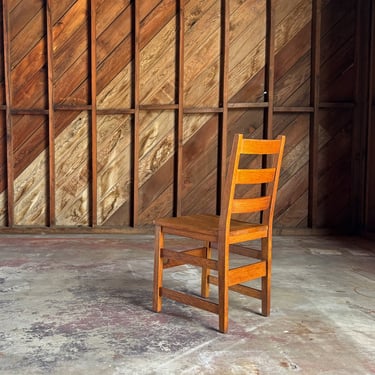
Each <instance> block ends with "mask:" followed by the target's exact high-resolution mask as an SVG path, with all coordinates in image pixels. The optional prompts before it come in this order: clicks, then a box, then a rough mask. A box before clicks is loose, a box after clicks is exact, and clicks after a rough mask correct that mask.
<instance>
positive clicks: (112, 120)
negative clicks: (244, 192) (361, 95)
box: [0, 0, 358, 227]
mask: <svg viewBox="0 0 375 375" xmlns="http://www.w3.org/2000/svg"><path fill="white" fill-rule="evenodd" d="M10 3H11V4H10V19H9V20H10V35H9V37H10V42H11V43H10V60H11V64H10V65H11V83H12V91H11V98H12V111H13V112H12V114H11V116H12V137H13V145H14V148H13V154H12V158H13V160H14V163H13V170H12V172H13V173H14V177H15V193H14V202H13V204H14V209H15V222H16V224H17V225H22V226H26V225H37V226H44V225H47V221H46V220H47V219H46V218H47V217H48V216H46V215H47V212H48V193H47V192H48V189H47V187H46V184H47V182H48V178H47V177H48V176H47V174H48V168H47V165H46V163H47V159H46V155H47V154H46V152H47V153H48V148H47V145H48V142H47V138H46V137H47V134H48V133H47V129H48V124H47V123H46V121H47V118H48V109H50V110H51V108H53V109H54V113H53V117H52V118H53V121H54V124H53V126H54V131H55V137H56V138H55V154H56V161H55V167H56V216H57V225H59V226H80V225H83V226H87V225H89V223H90V217H93V213H92V212H90V210H91V206H92V205H93V203H92V201H91V199H92V196H91V193H90V192H91V186H90V181H92V180H93V179H92V176H91V175H90V174H91V170H92V171H93V172H94V173H96V174H97V176H96V177H97V186H98V191H97V197H94V198H95V202H94V203H96V204H97V211H98V212H96V214H95V215H97V221H98V225H99V226H103V227H105V226H109V227H110V226H128V225H130V223H131V217H130V215H131V209H132V204H133V202H132V199H134V195H132V192H131V189H132V183H133V181H132V178H133V177H134V170H133V165H137V166H138V167H137V171H136V172H137V184H139V186H138V188H137V199H136V207H134V209H135V210H136V211H137V215H138V219H139V225H143V224H149V223H151V222H152V221H153V219H154V218H155V217H157V216H164V215H167V216H168V215H171V214H172V213H173V212H175V206H176V204H179V205H180V206H179V207H180V209H181V212H184V213H189V214H193V213H196V212H200V211H202V210H206V211H208V212H210V213H214V212H215V211H216V206H217V194H218V188H217V186H218V179H219V176H218V174H219V173H220V162H222V161H223V160H224V161H225V155H224V158H223V159H221V158H220V155H219V154H220V152H219V150H220V149H221V147H222V146H223V145H222V144H220V142H221V140H222V139H225V142H226V144H225V145H224V146H228V145H230V144H231V141H232V139H233V135H234V133H236V132H242V133H245V135H247V136H251V137H259V138H261V137H263V135H264V117H263V110H262V109H260V110H259V109H244V108H236V109H229V110H228V114H227V115H228V122H227V124H226V127H225V137H224V136H223V135H222V134H221V126H222V119H223V118H224V117H225V116H226V114H223V111H224V109H223V108H226V107H225V106H226V105H227V104H228V103H224V105H223V103H220V95H221V94H220V93H221V91H220V90H221V89H222V87H223V86H222V85H223V82H221V81H220V80H221V78H220V77H222V75H221V69H222V64H223V60H222V53H223V50H222V45H221V38H222V37H223V33H222V29H221V28H222V27H223V19H222V18H221V16H222V13H221V12H222V4H221V3H220V2H218V1H216V0H206V1H203V0H189V1H187V0H186V1H185V2H184V3H185V4H184V5H185V6H184V28H183V43H184V45H183V48H184V54H183V56H184V61H183V67H184V69H183V71H182V76H179V71H178V60H176V59H177V57H178V45H177V38H178V36H179V30H178V4H177V2H175V1H172V0H151V1H140V2H139V15H140V25H139V26H140V29H139V31H140V33H139V40H138V42H139V51H137V53H139V58H140V60H139V80H137V82H135V80H134V77H135V73H134V69H135V67H134V53H135V51H134V33H133V31H134V29H133V28H134V19H133V17H134V8H133V5H132V2H130V1H129V0H122V1H116V2H108V1H104V0H97V1H96V14H95V20H96V29H95V31H96V40H95V41H90V35H89V32H88V31H89V28H90V20H89V9H90V7H89V2H87V1H86V0H60V1H58V2H57V1H54V0H52V1H51V4H52V7H51V9H52V23H53V29H52V37H53V42H52V46H53V60H54V67H53V77H54V83H53V89H54V96H53V99H51V98H48V93H47V88H48V86H47V66H46V64H47V45H46V29H45V27H46V26H45V9H44V2H43V1H41V0H36V1H31V2H30V1H26V0H17V1H12V2H10ZM272 5H273V7H274V12H273V13H274V15H275V19H274V22H275V28H276V33H275V66H274V67H275V70H274V80H275V81H274V82H273V87H274V92H273V99H274V104H275V106H276V108H281V109H282V110H283V113H280V114H279V113H278V112H276V113H275V114H274V115H273V117H274V119H273V123H272V132H273V136H277V135H278V134H286V135H287V146H286V153H285V157H284V165H283V169H282V174H281V176H280V197H281V198H280V199H278V205H277V207H276V217H275V220H276V223H277V224H278V225H280V226H285V227H305V226H306V225H307V216H308V205H307V199H308V194H309V191H310V190H309V189H310V187H309V173H311V172H309V169H308V165H309V159H310V158H311V157H312V156H311V155H309V152H310V151H309V142H310V139H309V121H310V113H311V107H310V105H311V97H310V90H311V74H312V69H311V56H312V54H311V36H312V35H311V27H312V24H311V21H312V11H313V9H312V6H311V1H310V0H292V1H285V2H284V1H275V0H273V1H272ZM322 9H323V11H322V25H321V30H322V35H321V40H320V47H321V77H320V78H321V79H320V91H321V97H320V101H321V102H322V104H324V105H327V103H328V104H329V103H333V104H334V103H342V102H345V103H349V104H350V103H352V104H351V105H354V104H353V100H354V89H355V84H354V81H355V68H354V62H355V59H354V53H355V48H356V46H355V40H356V39H355V38H354V33H355V22H356V19H357V18H356V13H355V9H356V7H355V4H354V1H353V0H344V1H342V2H340V5H338V4H337V3H336V2H335V1H333V0H324V1H322ZM266 21H267V20H266V2H263V1H257V0H234V1H230V24H229V46H227V47H228V57H229V59H228V67H229V71H228V82H226V84H227V87H228V102H229V103H232V104H233V105H234V106H235V105H239V106H240V104H241V103H249V104H255V103H263V102H264V87H265V77H266V74H267V73H268V72H267V66H266V65H265V58H266V54H265V47H266V38H267V35H266ZM2 26H4V25H2ZM3 31H4V27H2V28H1V31H0V33H3ZM2 39H3V40H4V38H2ZM92 42H95V43H96V44H95V51H96V55H95V57H96V59H97V64H96V72H95V74H94V75H93V74H91V73H90V49H89V46H90V43H92ZM0 52H1V57H3V55H4V53H3V44H2V43H1V45H0ZM90 76H93V77H95V78H96V82H95V85H96V86H95V88H96V90H95V92H96V94H97V97H96V104H97V110H98V113H97V119H96V121H95V123H97V134H98V141H97V147H95V149H94V151H95V152H96V153H97V166H96V168H95V169H91V167H90V165H91V164H90V163H91V160H90V157H91V156H90V150H91V147H92V143H91V142H92V139H91V138H90V134H91V131H92V129H90V125H89V124H90V123H91V122H90V121H91V120H90V111H91V109H92V108H91V107H90V106H91V98H90V96H91V92H92V91H91V87H92V86H90V79H89V78H90ZM4 79H5V78H4V64H0V105H2V106H3V107H2V108H3V109H2V111H3V113H5V107H6V106H5V104H6V103H5V96H4V95H5V94H4ZM179 80H183V85H182V86H181V87H183V93H179V92H178V87H179V86H178V83H179ZM137 85H139V86H137ZM136 87H139V103H137V105H138V104H140V107H139V108H138V107H137V108H136V109H135V107H134V106H135V99H134V92H135V88H136ZM179 99H180V100H181V101H182V102H183V105H181V106H180V107H178V105H179V103H178V100H179ZM51 100H53V105H51ZM67 105H68V106H69V108H68V107H65V108H64V106H67ZM146 105H149V107H147V106H146ZM164 105H165V106H170V107H168V108H167V107H164V108H163V106H164ZM142 106H143V107H142ZM177 108H180V111H181V113H182V115H180V116H182V119H181V118H180V121H181V122H182V127H181V129H180V130H179V131H181V134H180V138H178V135H177V117H178V111H177ZM264 108H267V103H266V104H265V107H264ZM288 108H294V110H296V109H297V110H298V109H300V110H301V113H300V114H295V113H292V112H293V111H292V112H288ZM16 110H22V111H23V112H22V113H18V114H16V112H15V111H16ZM101 110H105V111H106V112H105V114H104V112H103V113H100V111H101ZM200 110H204V111H203V112H205V113H203V112H202V113H199V111H200ZM36 113H37V114H36ZM319 116H320V118H321V121H320V125H319V126H320V128H319V131H320V136H319V141H318V148H317V152H318V153H319V157H317V156H316V155H315V157H317V159H316V160H318V167H317V170H316V172H314V173H317V176H315V177H316V178H317V179H318V180H317V181H318V189H317V192H316V193H314V194H316V196H315V198H316V199H317V202H318V211H317V212H318V220H317V222H316V225H318V226H319V227H325V226H339V225H341V224H342V223H350V222H351V218H350V210H349V211H348V210H347V207H350V206H351V205H353V204H354V202H352V201H351V199H352V198H351V197H350V193H349V191H350V189H351V188H352V186H353V185H352V184H353V182H352V181H351V178H352V176H351V174H350V172H349V171H350V165H351V159H350V156H349V158H348V155H351V150H352V147H353V145H352V143H351V141H350V139H351V134H352V131H353V129H354V127H355V126H358V125H357V124H354V123H353V121H352V120H351V119H352V118H353V112H352V111H351V110H348V109H343V110H334V111H328V110H325V109H322V108H321V109H319ZM135 126H137V131H139V134H138V136H139V141H137V142H138V143H137V145H136V147H137V148H136V151H137V153H136V154H137V155H138V160H137V161H136V163H134V158H133V155H134V150H135V149H134V147H135V145H134V144H132V140H133V139H134V131H135ZM5 129H6V119H5V116H3V117H0V146H1V152H0V192H1V193H0V202H2V203H0V225H2V226H6V225H7V219H6V217H7V203H6V202H7V173H6V172H7V170H6V166H7V155H6V150H5V145H6V133H5ZM223 149H224V150H225V147H223ZM332 149H335V150H336V149H337V154H335V155H332V153H331V150H332ZM95 152H94V153H95ZM177 152H180V159H179V161H178V163H179V170H178V171H177V170H176V163H177V161H176V153H177ZM92 156H93V157H95V155H92ZM178 176H180V177H178ZM178 178H180V181H179V182H177V179H178ZM94 180H95V179H94ZM337 183H341V184H343V185H345V188H344V189H342V194H341V195H340V197H337V199H336V200H334V202H336V203H334V202H332V196H334V195H335V187H336V186H337ZM177 184H179V187H178V189H179V199H180V201H179V202H177V203H176V202H175V199H176V194H175V193H176V188H177ZM336 194H337V193H336ZM94 206H95V204H94ZM334 209H337V210H338V212H340V215H338V216H337V215H334V213H333V212H334ZM95 215H94V216H95Z"/></svg>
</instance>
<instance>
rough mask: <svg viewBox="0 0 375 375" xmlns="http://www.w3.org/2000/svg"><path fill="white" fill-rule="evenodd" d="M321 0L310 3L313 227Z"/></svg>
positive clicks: (311, 219)
mask: <svg viewBox="0 0 375 375" xmlns="http://www.w3.org/2000/svg"><path fill="white" fill-rule="evenodd" d="M321 13H322V4H321V0H313V3H312V22H311V24H312V32H311V36H312V41H311V96H310V98H311V105H312V107H313V112H312V114H311V120H310V157H309V202H308V203H309V208H308V226H309V227H310V228H314V227H315V226H316V220H317V210H318V151H319V101H320V81H319V77H320V38H321V18H322V14H321Z"/></svg>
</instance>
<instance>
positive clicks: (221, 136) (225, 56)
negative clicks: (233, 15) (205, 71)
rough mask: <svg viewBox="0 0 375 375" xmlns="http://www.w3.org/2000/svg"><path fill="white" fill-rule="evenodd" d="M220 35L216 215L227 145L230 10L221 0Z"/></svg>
mask: <svg viewBox="0 0 375 375" xmlns="http://www.w3.org/2000/svg"><path fill="white" fill-rule="evenodd" d="M221 14H222V34H221V39H222V40H221V49H222V50H221V54H220V55H221V62H220V63H221V93H220V96H221V98H220V100H221V106H222V110H223V112H222V115H221V116H222V117H221V129H220V131H219V132H218V147H220V160H219V165H218V184H217V186H218V191H217V193H216V194H217V203H216V213H217V214H220V211H221V202H222V198H223V187H224V179H225V174H226V164H227V163H226V161H227V147H228V146H227V143H228V100H229V99H228V96H229V95H228V90H229V88H228V86H229V27H230V9H229V0H222V11H221Z"/></svg>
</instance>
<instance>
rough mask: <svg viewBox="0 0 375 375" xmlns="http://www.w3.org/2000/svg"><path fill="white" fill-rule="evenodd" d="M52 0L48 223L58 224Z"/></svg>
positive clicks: (49, 14) (49, 25) (49, 18)
mask: <svg viewBox="0 0 375 375" xmlns="http://www.w3.org/2000/svg"><path fill="white" fill-rule="evenodd" d="M51 1H52V0H47V7H46V21H47V75H48V84H47V90H48V168H49V169H48V178H49V187H48V189H49V190H48V193H49V194H48V225H49V226H50V227H53V226H55V225H56V211H55V209H56V182H55V181H56V176H55V113H54V91H53V80H54V79H53V70H54V69H53V66H54V64H53V23H52V8H51Z"/></svg>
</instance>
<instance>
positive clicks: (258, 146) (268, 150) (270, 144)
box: [240, 139, 280, 155]
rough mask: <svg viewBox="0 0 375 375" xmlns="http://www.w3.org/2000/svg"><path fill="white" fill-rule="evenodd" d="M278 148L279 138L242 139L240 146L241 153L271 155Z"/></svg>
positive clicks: (275, 152)
mask: <svg viewBox="0 0 375 375" xmlns="http://www.w3.org/2000/svg"><path fill="white" fill-rule="evenodd" d="M279 150H280V141H279V140H268V139H248V140H247V139H244V140H243V142H242V147H241V151H240V153H241V154H258V155H271V154H277V153H278V152H279Z"/></svg>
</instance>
